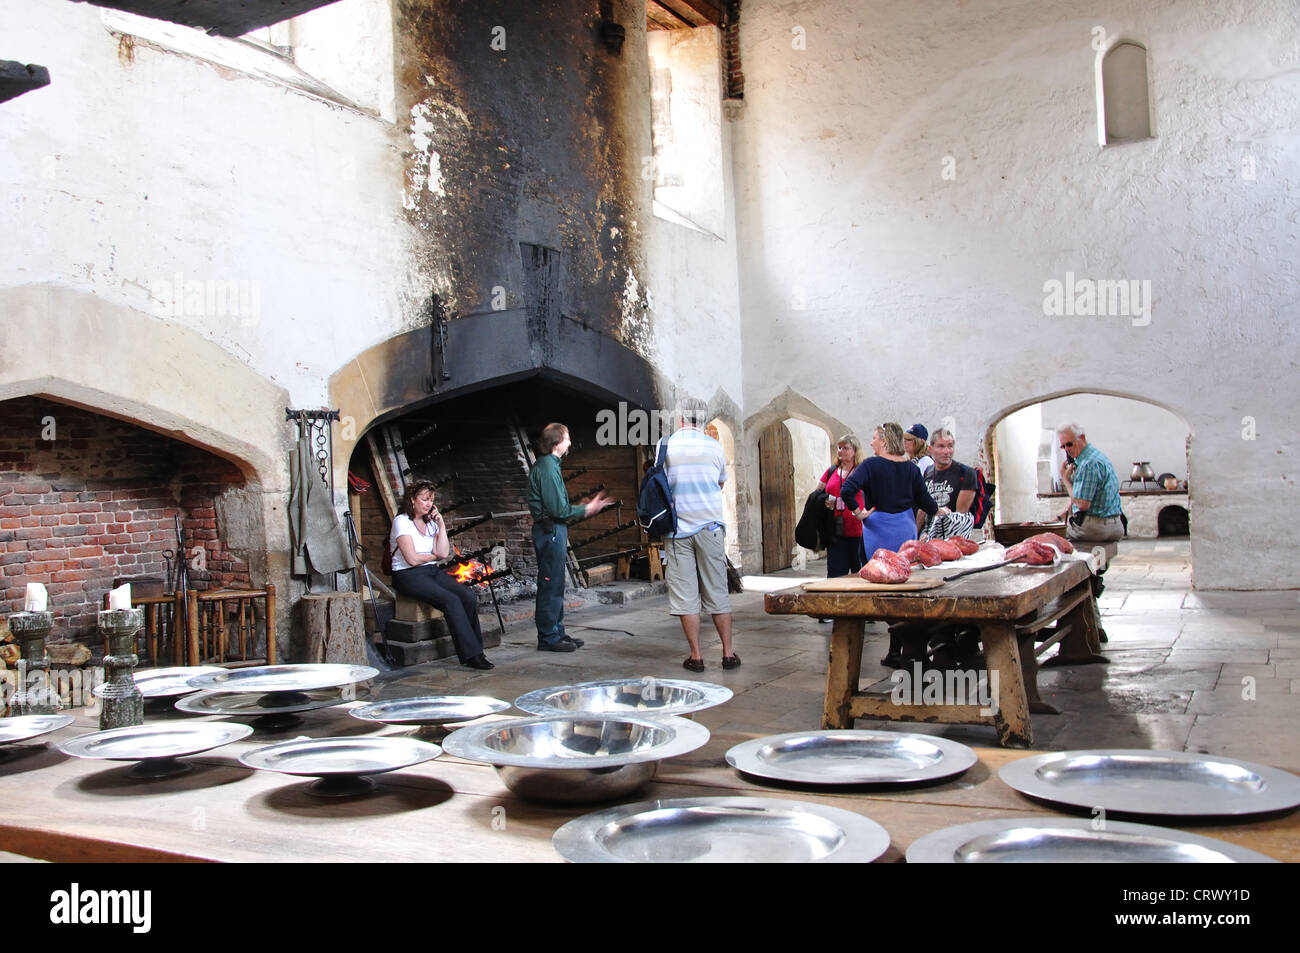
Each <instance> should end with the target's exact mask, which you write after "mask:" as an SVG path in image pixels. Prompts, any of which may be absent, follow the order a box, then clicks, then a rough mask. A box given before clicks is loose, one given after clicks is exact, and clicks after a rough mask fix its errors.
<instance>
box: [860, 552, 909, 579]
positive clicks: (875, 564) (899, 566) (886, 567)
mask: <svg viewBox="0 0 1300 953" xmlns="http://www.w3.org/2000/svg"><path fill="white" fill-rule="evenodd" d="M858 575H859V576H861V577H862V578H863V579H865V580H867V582H880V583H900V582H907V580H908V577H909V576H911V575H912V567H911V564H910V563H909V562H908V560H907V559H906V558H905V557H903V556H901V555H899V554H898V553H896V552H894V551H893V550H891V549H877V550H876V551H875V552H874V553H872V554H871V559H870V560H869V561H868V562H867V564H866V565H865V566H863V567H862V569H860V570H859V571H858Z"/></svg>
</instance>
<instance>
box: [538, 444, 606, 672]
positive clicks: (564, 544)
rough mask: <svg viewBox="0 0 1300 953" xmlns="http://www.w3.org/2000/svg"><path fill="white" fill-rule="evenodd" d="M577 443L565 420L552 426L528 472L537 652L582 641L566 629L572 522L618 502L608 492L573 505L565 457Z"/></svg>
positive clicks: (559, 649) (579, 644) (566, 647)
mask: <svg viewBox="0 0 1300 953" xmlns="http://www.w3.org/2000/svg"><path fill="white" fill-rule="evenodd" d="M571 443H572V441H571V440H570V439H569V428H568V427H566V426H564V424H547V425H546V427H545V428H543V430H542V439H541V446H540V449H541V451H542V455H541V456H540V457H538V458H537V463H536V464H534V465H533V469H532V471H531V472H530V473H529V474H528V494H527V496H528V510H529V512H530V513H531V514H532V517H533V549H534V551H535V552H536V553H537V611H536V618H535V621H536V623H537V651H539V652H573V651H576V650H577V649H580V648H581V647H582V645H583V642H582V640H581V639H573V638H570V637H569V636H568V635H566V634H565V632H564V570H565V560H566V554H567V552H568V548H569V527H568V524H569V523H570V522H573V521H575V520H579V519H582V518H583V517H585V516H595V515H596V514H597V513H599V512H600V511H601V510H603V509H605V508H606V507H608V506H613V505H614V501H613V500H611V499H609V498H608V497H607V496H606V495H605V493H604V492H603V491H602V492H600V493H598V494H596V496H595V497H594V498H593V499H592V500H591V501H590V502H589V503H586V504H582V503H578V504H573V505H570V503H569V492H568V490H566V489H565V487H564V476H563V474H561V472H560V458H561V457H563V456H564V455H565V454H566V453H568V452H569V446H570V444H571Z"/></svg>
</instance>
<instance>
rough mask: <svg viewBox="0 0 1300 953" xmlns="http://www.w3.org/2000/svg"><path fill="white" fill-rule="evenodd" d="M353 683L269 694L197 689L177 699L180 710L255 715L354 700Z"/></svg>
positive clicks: (213, 713) (236, 715)
mask: <svg viewBox="0 0 1300 953" xmlns="http://www.w3.org/2000/svg"><path fill="white" fill-rule="evenodd" d="M344 696H352V692H351V690H350V686H343V687H341V688H339V687H335V688H318V689H316V690H314V691H309V692H270V693H268V694H266V695H260V694H256V693H254V694H250V695H239V694H235V693H233V692H198V693H197V694H194V695H187V696H186V697H184V698H180V699H177V701H176V709H177V711H184V712H189V713H190V714H191V715H227V716H233V717H236V718H252V717H255V716H258V715H284V714H289V713H291V712H299V711H312V710H314V709H316V708H329V707H330V706H331V705H339V704H342V703H343V702H345V701H353V700H355V699H354V698H353V697H344Z"/></svg>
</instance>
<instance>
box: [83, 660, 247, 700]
mask: <svg viewBox="0 0 1300 953" xmlns="http://www.w3.org/2000/svg"><path fill="white" fill-rule="evenodd" d="M224 671H226V670H225V669H223V668H220V667H219V666H216V665H182V666H180V667H177V668H145V669H137V670H136V673H135V687H136V688H138V689H140V694H141V695H143V696H144V697H145V698H172V697H174V696H178V695H190V694H193V693H194V692H197V691H198V689H197V688H195V687H194V686H193V685H191V684H190V679H192V678H194V677H196V676H198V675H209V674H212V673H213V672H224ZM107 687H108V683H105V684H103V685H96V686H95V689H94V692H95V695H96V696H97V697H102V696H103V693H104V689H106V688H107Z"/></svg>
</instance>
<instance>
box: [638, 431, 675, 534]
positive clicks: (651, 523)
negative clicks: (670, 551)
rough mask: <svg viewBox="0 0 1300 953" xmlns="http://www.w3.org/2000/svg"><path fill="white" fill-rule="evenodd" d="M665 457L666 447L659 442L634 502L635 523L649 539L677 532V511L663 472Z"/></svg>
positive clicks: (665, 474) (666, 476)
mask: <svg viewBox="0 0 1300 953" xmlns="http://www.w3.org/2000/svg"><path fill="white" fill-rule="evenodd" d="M667 456H668V447H667V446H666V445H665V443H664V441H663V440H660V441H659V449H658V452H657V453H656V455H655V464H654V466H652V467H651V468H650V469H649V470H647V471H646V472H645V479H643V480H642V481H641V492H640V494H639V495H638V496H637V500H636V518H637V522H638V523H640V524H641V529H642V530H643V531H644V532H645V534H646V535H647V536H648V537H650V538H651V539H659V538H660V537H662V536H665V535H667V534H669V533H675V532H677V510H676V509H675V508H674V507H673V492H672V489H671V488H670V487H669V486H668V474H667V473H665V472H664V462H665V460H666V458H667Z"/></svg>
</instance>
